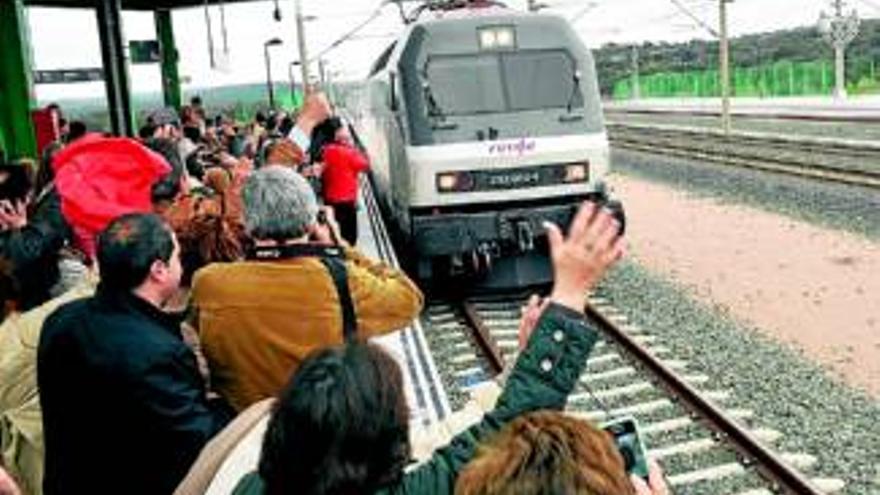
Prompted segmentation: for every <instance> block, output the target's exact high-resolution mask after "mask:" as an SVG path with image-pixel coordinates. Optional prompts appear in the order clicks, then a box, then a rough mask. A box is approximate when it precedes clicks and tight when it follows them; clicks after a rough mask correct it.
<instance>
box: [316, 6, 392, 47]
mask: <svg viewBox="0 0 880 495" xmlns="http://www.w3.org/2000/svg"><path fill="white" fill-rule="evenodd" d="M389 3H391V2H390V0H383V2H382V3H380V4H379V6H378V7H376V9H375V10H373V12H372V13H371V14H370V15H369V17H367V19H366V20H364V21H363V22H361V23H359V24H358V25H357V26H355V27H354V28H353V29H351V30H350V31H348V32H347V33H345V34H344V35H342V36H340V37H339V38H337V39H336V40H335V41H333V42H332V43H330V44H329V45H327V47H326V48H324V49H323V50H321V51H320V52H319V53H318V55H316V56H315V57H314V58H316V59H320V58H322V57H323V56H325V55H327V54H328V53H330V52H331V51H333V50H335V49H336V48H338V47H339V45H341V44H343V43H345V42H346V41H349V40H351V39H352V38H353V37H354V36H355V35H356V34H358V33H359V32H360V31H361V30H362V29H364V28H365V27H367V26H369V25H370V23H372V22H373V21H375V20H376V19H378V18H379V16H380V15H382V10H383V9H384V8H385V6H386V5H388V4H389Z"/></svg>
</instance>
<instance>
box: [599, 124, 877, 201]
mask: <svg viewBox="0 0 880 495" xmlns="http://www.w3.org/2000/svg"><path fill="white" fill-rule="evenodd" d="M608 131H609V138H610V140H611V143H612V145H614V146H616V147H619V148H623V149H631V150H636V151H646V152H652V153H658V154H663V155H667V156H678V157H683V158H693V159H699V160H704V161H709V162H714V163H721V164H725V165H733V166H739V167H746V168H753V169H759V170H764V171H769V172H775V173H784V174H789V175H798V176H802V177H809V178H814V179H821V180H826V181H834V182H841V183H846V184H851V185H859V186H867V187H873V188H880V145H877V144H875V143H873V142H866V141H849V140H839V139H827V138H817V137H805V136H791V135H780V134H767V133H752V132H741V131H735V132H732V133H731V134H729V135H725V134H724V133H722V132H721V131H717V130H710V129H699V128H693V127H679V126H669V125H644V124H623V123H609V124H608Z"/></svg>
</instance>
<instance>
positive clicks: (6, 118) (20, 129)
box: [0, 0, 37, 158]
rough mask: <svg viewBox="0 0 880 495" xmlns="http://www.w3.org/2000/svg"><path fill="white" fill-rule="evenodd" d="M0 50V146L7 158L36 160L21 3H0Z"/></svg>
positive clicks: (28, 57)
mask: <svg viewBox="0 0 880 495" xmlns="http://www.w3.org/2000/svg"><path fill="white" fill-rule="evenodd" d="M0 47H2V55H0V144H2V145H3V149H4V150H5V151H6V155H7V158H21V157H32V158H36V155H37V140H36V137H35V135H34V125H33V121H32V120H31V105H32V102H33V100H34V97H33V96H34V95H33V83H32V77H31V52H30V37H29V36H28V25H27V17H26V16H25V11H24V2H23V1H22V0H0Z"/></svg>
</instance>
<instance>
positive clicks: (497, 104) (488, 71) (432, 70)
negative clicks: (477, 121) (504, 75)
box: [425, 54, 506, 115]
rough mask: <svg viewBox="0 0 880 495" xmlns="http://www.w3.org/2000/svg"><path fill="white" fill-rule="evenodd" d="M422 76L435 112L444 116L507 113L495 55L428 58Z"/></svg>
mask: <svg viewBox="0 0 880 495" xmlns="http://www.w3.org/2000/svg"><path fill="white" fill-rule="evenodd" d="M425 74H426V76H427V81H426V82H427V83H428V84H429V87H430V91H431V94H432V96H433V98H434V100H435V101H436V103H437V105H436V106H437V111H439V112H440V113H442V114H444V115H469V114H477V113H489V112H503V111H505V109H506V105H505V102H504V89H503V87H502V84H501V75H500V73H499V71H498V59H497V55H495V54H491V55H462V56H443V57H435V58H431V59H429V61H428V63H427V65H426V67H425Z"/></svg>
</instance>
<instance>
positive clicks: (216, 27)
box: [29, 0, 880, 99]
mask: <svg viewBox="0 0 880 495" xmlns="http://www.w3.org/2000/svg"><path fill="white" fill-rule="evenodd" d="M278 1H279V4H280V8H281V11H282V15H283V18H282V20H281V21H280V22H276V21H275V20H274V19H273V17H272V12H273V10H274V4H273V2H272V1H259V2H247V3H241V4H236V5H230V6H227V7H226V8H225V19H226V33H227V39H228V45H229V60H230V64H229V66H230V70H229V71H218V70H212V69H211V68H210V63H209V54H208V53H209V52H208V41H207V38H208V34H207V33H208V30H207V28H206V20H205V10H204V9H203V8H196V9H183V10H178V11H175V12H174V17H173V18H174V29H175V35H176V38H177V44H178V49H179V51H180V55H181V64H180V72H181V75H183V76H186V77H188V78H189V79H190V82H189V85H190V86H193V87H202V86H214V85H224V84H235V83H243V82H259V81H265V65H264V62H263V42H264V41H265V40H267V39H270V38H272V37H279V38H281V39H282V40H283V41H284V44H283V45H282V46H280V47H275V48H272V51H271V53H272V61H273V64H272V66H273V74H274V76H275V78H276V80H283V81H286V80H287V73H288V64H289V63H290V62H291V61H293V60H297V59H298V58H299V56H298V52H297V49H296V43H295V35H296V29H295V24H294V16H293V1H292V0H278ZM678 1H679V3H681V4H682V5H683V6H685V7H686V8H687V9H688V10H689V11H691V12H692V13H693V14H694V15H695V16H696V17H698V18H699V19H700V20H702V21H703V22H705V23H706V24H707V25H712V26H715V25H717V23H718V12H717V10H718V2H717V0H678ZM829 1H830V0H735V1H734V2H733V3H731V4H729V12H730V14H729V15H730V31H731V33H732V35H733V36H736V35H740V34H747V33H756V32H763V31H772V30H776V29H784V28H790V27H794V26H803V25H811V24H813V23H815V22H816V20H817V19H818V17H819V13H820V12H821V11H822V10H823V9H826V8H827V5H828V3H829ZM210 3H211V4H212V5H214V6H213V7H211V8H210V9H209V13H210V16H211V22H212V28H213V29H212V31H213V35H214V36H213V37H214V41H215V44H216V45H222V41H221V30H220V24H221V22H220V20H221V15H220V9H219V7H217V4H218V1H217V0H211V2H210ZM302 3H303V11H304V13H305V14H306V15H309V16H314V17H315V19H314V20H312V21H310V22H308V23H306V28H305V31H306V38H307V42H308V49H309V51H310V56H313V55H314V54H315V53H318V52H320V51H322V50H323V49H325V48H326V47H327V46H329V45H330V44H331V43H332V42H333V41H334V40H336V39H337V38H339V37H340V36H341V35H342V34H344V33H346V32H348V31H349V30H350V29H352V28H353V27H354V26H357V25H358V24H360V23H361V22H363V21H365V20H366V19H367V18H369V17H370V15H371V14H372V13H373V12H374V11H375V10H376V9H377V7H378V6H379V5H380V3H381V0H345V1H340V0H302ZM525 3H526V0H509V1H508V2H507V4H508V6H510V7H512V8H516V9H522V8H524V6H525ZM543 3H546V4H548V5H550V6H551V8H550V9H548V10H549V11H551V12H555V13H558V14H560V15H562V16H565V17H567V18H574V17H576V16H578V20H577V22H576V24H575V28H576V30H577V31H578V32H579V33H580V34H581V35H582V37H583V39H584V42H585V43H586V44H587V45H588V46H590V47H599V46H601V45H602V44H605V43H608V42H612V41H613V42H622V43H626V42H636V41H684V40H689V39H692V38H708V37H710V36H711V35H710V34H709V33H708V31H707V30H706V29H705V28H704V27H702V26H700V25H699V23H698V22H696V21H694V20H692V19H691V18H689V17H688V16H687V15H686V14H684V13H683V12H681V10H679V9H678V8H677V7H676V5H675V4H674V2H673V0H592V1H590V0H543ZM849 3H850V7H851V8H855V9H856V10H858V12H859V13H860V15H862V16H863V17H880V0H849ZM29 22H30V27H31V41H32V44H33V50H34V61H35V62H34V65H35V68H37V69H58V68H77V67H98V66H100V65H101V52H100V47H99V42H98V34H97V27H96V21H95V15H94V12H93V11H90V10H72V9H38V8H33V9H29ZM123 23H124V24H123V25H124V30H125V33H124V36H125V38H126V39H128V40H140V39H154V38H155V31H154V24H153V16H152V14H150V13H138V12H126V13H124V15H123ZM401 29H402V23H401V21H400V18H399V15H398V13H397V9H396V8H395V7H393V6H387V7H385V8H384V9H382V11H381V15H380V16H379V17H377V18H376V20H375V21H374V22H372V23H370V24H369V25H368V26H367V27H365V28H364V29H363V30H362V31H361V32H360V35H359V36H358V37H356V38H355V39H354V40H352V41H349V42H347V43H345V44H343V45H341V46H340V47H339V48H337V49H335V50H333V51H331V52H329V53H328V54H327V55H326V59H327V60H328V67H329V69H330V71H333V72H338V73H340V74H341V77H343V78H347V79H353V78H359V77H363V76H364V75H365V74H366V71H367V69H368V67H369V66H370V64H371V63H372V61H373V59H374V58H375V56H376V55H377V54H378V53H379V52H380V51H381V50H382V48H384V47H385V46H387V44H388V43H389V42H390V41H391V36H392V35H393V34H394V33H397V32H399V31H400V30H401ZM218 49H222V48H221V47H220V46H218ZM131 76H132V86H133V90H134V91H135V92H144V91H159V90H160V82H159V67H158V65H155V64H153V65H146V66H133V67H132V68H131ZM297 76H298V73H297ZM37 94H38V97H40V99H55V98H59V97H62V96H100V95H102V94H103V84H102V83H81V84H70V85H64V86H57V85H49V86H44V85H40V86H38V87H37Z"/></svg>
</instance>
